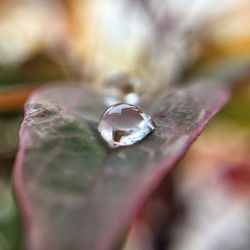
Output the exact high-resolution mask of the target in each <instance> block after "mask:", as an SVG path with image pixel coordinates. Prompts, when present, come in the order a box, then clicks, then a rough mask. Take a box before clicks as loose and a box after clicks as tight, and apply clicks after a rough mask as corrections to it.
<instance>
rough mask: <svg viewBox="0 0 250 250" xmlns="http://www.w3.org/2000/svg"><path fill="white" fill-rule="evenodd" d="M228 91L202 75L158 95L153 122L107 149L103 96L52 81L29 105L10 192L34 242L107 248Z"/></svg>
mask: <svg viewBox="0 0 250 250" xmlns="http://www.w3.org/2000/svg"><path fill="white" fill-rule="evenodd" d="M227 99H228V92H227V90H226V89H225V88H224V87H221V86H218V85H214V84H210V83H206V82H205V83H201V84H195V85H192V86H189V87H186V88H182V89H178V90H175V91H172V92H170V93H167V94H163V95H162V96H161V97H159V98H156V99H155V101H154V102H153V103H152V105H151V106H150V107H149V108H148V109H146V111H147V112H148V113H149V114H150V115H151V116H152V117H153V120H154V123H155V125H156V130H155V131H154V132H153V133H152V134H151V135H150V136H148V137H147V138H146V139H145V140H143V141H142V142H140V143H138V144H136V145H134V146H131V147H125V148H119V149H116V150H113V151H110V150H108V148H107V146H106V145H105V144H104V142H103V141H102V140H101V138H100V136H99V134H98V133H97V124H98V119H99V118H100V117H101V114H102V112H103V111H104V109H105V105H104V101H103V98H102V96H100V95H98V94H97V93H94V92H92V91H90V90H88V89H86V88H83V87H80V86H61V87H59V86H50V87H47V88H45V89H42V90H40V91H38V92H37V93H35V94H34V95H33V96H32V97H31V98H30V100H29V101H28V103H27V105H26V110H25V118H24V121H23V123H22V126H21V130H20V146H19V153H18V157H17V161H16V165H15V175H14V182H15V192H16V196H17V200H18V204H19V206H20V208H21V211H22V216H23V221H24V223H25V226H26V234H27V237H26V238H27V248H28V249H32V250H44V249H46V250H49V249H53V250H56V249H58V250H64V249H65V250H66V249H91V250H97V249H102V250H107V249H112V248H113V247H114V246H117V244H119V243H121V242H120V240H121V239H122V237H123V236H124V233H125V232H126V230H127V229H128V228H129V226H130V224H131V222H132V220H133V218H134V217H135V216H136V214H137V213H138V212H139V210H140V209H141V208H142V206H143V205H144V204H145V202H147V199H148V198H149V196H150V194H151V193H152V192H153V191H154V190H155V189H156V188H157V186H158V185H159V184H160V183H161V181H162V180H163V179H164V177H165V176H166V175H167V173H168V172H169V170H170V169H171V168H172V167H173V166H174V165H176V164H177V162H178V161H179V160H180V159H181V158H182V157H183V156H184V154H185V152H186V151H187V150H188V148H189V146H190V145H191V144H192V142H193V141H194V140H195V138H196V137H197V136H198V135H199V134H200V133H201V131H202V130H203V128H204V126H205V125H206V124H207V122H208V121H209V120H210V119H211V118H212V117H213V115H214V114H215V113H216V112H217V111H218V110H219V109H220V108H221V107H222V106H223V104H224V103H225V102H226V101H227Z"/></svg>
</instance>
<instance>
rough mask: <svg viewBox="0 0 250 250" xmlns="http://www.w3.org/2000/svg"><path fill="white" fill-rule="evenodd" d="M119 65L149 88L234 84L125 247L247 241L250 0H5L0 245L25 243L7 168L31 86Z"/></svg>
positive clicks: (180, 247)
mask: <svg viewBox="0 0 250 250" xmlns="http://www.w3.org/2000/svg"><path fill="white" fill-rule="evenodd" d="M124 74H126V75H129V76H132V77H135V78H136V79H139V80H140V83H141V84H140V87H139V89H138V90H137V91H138V93H139V94H140V95H141V96H143V97H144V98H147V96H149V95H152V94H157V93H158V92H159V91H161V90H162V89H171V88H174V87H177V86H181V85H185V84H187V83H190V82H192V80H194V79H195V80H197V79H207V80H210V81H211V84H213V83H214V84H216V82H218V81H225V82H226V83H227V84H228V85H229V86H232V89H233V91H232V98H231V101H230V102H229V103H228V104H227V105H226V106H225V108H224V109H223V110H222V112H220V113H219V115H217V117H216V118H215V119H214V120H213V121H212V122H211V123H210V125H209V126H208V127H207V129H206V130H205V132H204V133H203V134H202V135H201V136H200V138H199V139H198V140H197V142H195V144H194V145H193V146H192V148H191V150H190V152H189V153H188V155H187V156H186V157H185V159H184V161H182V163H181V164H180V165H179V166H178V167H177V168H176V169H175V171H174V172H173V173H172V174H171V175H170V176H169V177H168V178H167V180H166V183H164V184H163V186H162V188H161V189H160V191H159V192H157V193H156V194H155V196H154V198H153V199H152V202H151V203H150V204H149V205H148V207H146V208H145V211H144V213H143V214H142V216H141V218H138V221H136V222H135V223H134V226H133V228H132V230H131V232H130V233H129V235H128V238H127V241H126V244H125V246H124V249H126V250H128V249H132V250H135V249H143V250H147V249H148V250H150V249H174V250H197V249H199V250H202V249H204V250H214V249H215V250H221V249H227V250H231V249H232V250H249V249H250V237H249V236H250V84H249V83H250V2H249V1H248V0H227V1H215V0H190V1H188V0H154V1H149V0H148V1H147V0H1V1H0V249H1V250H9V249H13V250H14V249H20V246H21V242H22V230H21V224H20V219H19V215H18V211H17V208H16V206H15V202H14V197H13V193H12V188H11V171H12V166H13V163H14V160H15V155H16V152H17V148H18V130H19V126H20V123H21V121H22V116H23V105H24V103H25V101H26V100H27V98H28V97H29V95H30V94H31V92H32V91H34V90H36V89H37V88H38V87H40V86H41V85H44V84H47V83H50V82H54V83H56V84H62V83H65V82H67V83H68V84H75V83H80V84H84V85H90V87H92V88H94V89H97V90H99V91H104V90H105V82H106V80H107V79H109V78H110V77H111V76H114V75H118V76H119V75H124Z"/></svg>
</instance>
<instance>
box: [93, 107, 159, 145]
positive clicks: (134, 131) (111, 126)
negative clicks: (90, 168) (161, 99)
mask: <svg viewBox="0 0 250 250" xmlns="http://www.w3.org/2000/svg"><path fill="white" fill-rule="evenodd" d="M154 129H155V127H154V124H153V122H152V119H151V117H150V116H149V115H146V114H145V113H144V112H143V111H142V109H140V108H138V107H136V106H134V105H130V104H125V103H120V104H115V105H112V106H111V107H109V108H108V109H107V110H106V111H105V112H104V114H103V116H102V119H101V121H100V123H99V126H98V131H99V132H100V134H101V136H102V137H103V138H104V140H105V141H106V142H107V143H108V144H109V145H110V146H111V147H112V148H116V147H120V146H130V145H133V144H135V143H136V142H138V141H140V140H142V139H143V138H144V137H145V136H147V135H148V134H149V133H150V132H152V131H153V130H154Z"/></svg>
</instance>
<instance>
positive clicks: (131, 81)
mask: <svg viewBox="0 0 250 250" xmlns="http://www.w3.org/2000/svg"><path fill="white" fill-rule="evenodd" d="M140 87H141V82H140V81H139V79H137V78H135V77H131V76H130V75H129V74H127V73H124V72H119V71H118V72H114V73H113V74H111V75H110V76H109V77H108V78H107V79H106V81H105V82H104V91H105V92H106V95H107V102H106V104H107V105H108V104H109V103H110V101H114V100H119V101H118V102H116V103H119V102H126V103H129V104H134V105H135V104H138V103H139V101H140V97H139V94H138V93H139V92H140V91H139V89H140Z"/></svg>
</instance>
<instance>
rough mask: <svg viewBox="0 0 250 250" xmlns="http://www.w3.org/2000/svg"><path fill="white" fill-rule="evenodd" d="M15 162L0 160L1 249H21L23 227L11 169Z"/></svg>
mask: <svg viewBox="0 0 250 250" xmlns="http://www.w3.org/2000/svg"><path fill="white" fill-rule="evenodd" d="M12 165H13V160H12V159H11V160H10V159H8V160H7V159H2V158H0V200H1V202H0V249H1V250H17V249H20V245H21V244H20V242H21V227H20V218H19V216H18V211H17V208H16V205H15V202H14V199H13V193H12V187H11V184H10V181H9V180H10V176H9V173H8V172H9V171H8V170H9V169H8V168H9V167H10V166H12Z"/></svg>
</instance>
